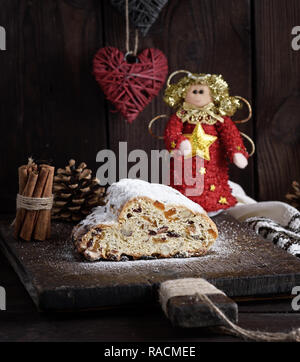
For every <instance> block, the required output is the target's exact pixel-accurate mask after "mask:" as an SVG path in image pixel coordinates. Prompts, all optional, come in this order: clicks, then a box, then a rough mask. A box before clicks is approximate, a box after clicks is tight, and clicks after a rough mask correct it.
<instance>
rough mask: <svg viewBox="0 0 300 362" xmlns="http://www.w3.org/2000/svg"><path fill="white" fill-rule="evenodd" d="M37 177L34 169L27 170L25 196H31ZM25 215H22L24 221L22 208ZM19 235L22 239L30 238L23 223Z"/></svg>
mask: <svg viewBox="0 0 300 362" xmlns="http://www.w3.org/2000/svg"><path fill="white" fill-rule="evenodd" d="M37 179H38V173H37V172H36V171H31V172H29V176H28V181H27V184H26V186H25V189H24V192H23V195H24V196H27V197H32V195H33V193H34V189H35V185H36V182H37ZM24 213H25V216H24V221H25V219H26V214H27V212H26V210H24ZM20 236H21V237H22V238H23V239H24V240H27V241H29V240H30V237H31V235H30V236H28V230H26V228H24V223H23V225H22V227H21V233H20Z"/></svg>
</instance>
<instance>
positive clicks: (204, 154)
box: [184, 123, 218, 161]
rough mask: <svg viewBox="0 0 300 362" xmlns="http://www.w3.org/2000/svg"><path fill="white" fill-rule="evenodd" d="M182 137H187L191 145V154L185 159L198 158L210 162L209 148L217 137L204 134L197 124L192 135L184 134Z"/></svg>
mask: <svg viewBox="0 0 300 362" xmlns="http://www.w3.org/2000/svg"><path fill="white" fill-rule="evenodd" d="M184 136H185V137H187V138H188V139H189V141H190V142H191V144H192V154H191V155H188V156H187V157H194V156H199V157H201V158H204V159H205V160H207V161H210V155H209V147H210V146H211V145H212V144H213V143H214V142H215V141H216V139H217V138H218V137H216V136H212V135H210V134H207V133H205V132H204V129H203V128H202V126H201V124H200V123H198V124H197V126H196V127H195V129H194V131H193V133H192V134H186V135H184Z"/></svg>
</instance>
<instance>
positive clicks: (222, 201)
mask: <svg viewBox="0 0 300 362" xmlns="http://www.w3.org/2000/svg"><path fill="white" fill-rule="evenodd" d="M219 204H221V205H226V204H227V199H226V197H222V196H221V197H220V200H219Z"/></svg>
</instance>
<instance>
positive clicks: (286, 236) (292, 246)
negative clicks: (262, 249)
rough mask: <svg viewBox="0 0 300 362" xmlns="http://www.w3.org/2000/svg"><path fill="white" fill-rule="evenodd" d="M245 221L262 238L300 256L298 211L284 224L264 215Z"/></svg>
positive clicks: (299, 214) (299, 217) (299, 218)
mask: <svg viewBox="0 0 300 362" xmlns="http://www.w3.org/2000/svg"><path fill="white" fill-rule="evenodd" d="M245 223H247V224H248V225H249V226H250V228H251V229H253V230H254V231H255V232H256V233H257V234H259V235H261V236H262V237H263V238H264V239H267V240H270V241H272V242H273V243H274V244H275V245H277V246H279V247H280V248H282V249H284V250H286V251H287V252H288V253H290V254H292V255H294V256H297V257H298V258H300V213H298V214H297V215H294V216H293V217H292V218H291V220H290V222H289V223H288V225H286V226H281V225H280V224H278V223H276V222H275V221H273V220H271V219H268V218H266V217H251V218H249V219H246V220H245Z"/></svg>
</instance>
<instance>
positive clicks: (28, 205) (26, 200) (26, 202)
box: [17, 194, 53, 210]
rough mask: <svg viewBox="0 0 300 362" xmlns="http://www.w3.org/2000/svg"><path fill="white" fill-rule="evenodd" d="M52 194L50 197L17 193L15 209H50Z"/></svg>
mask: <svg viewBox="0 0 300 362" xmlns="http://www.w3.org/2000/svg"><path fill="white" fill-rule="evenodd" d="M52 206H53V195H52V196H51V197H27V196H23V195H20V194H17V209H25V210H51V209H52Z"/></svg>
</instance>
